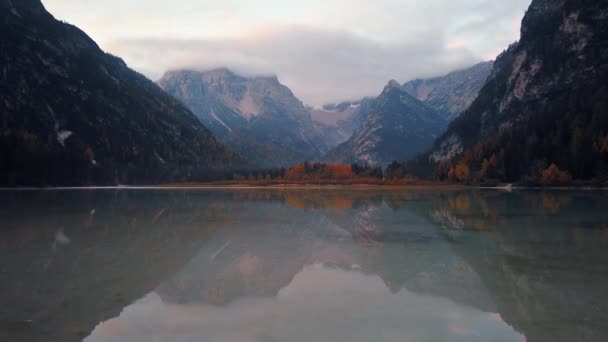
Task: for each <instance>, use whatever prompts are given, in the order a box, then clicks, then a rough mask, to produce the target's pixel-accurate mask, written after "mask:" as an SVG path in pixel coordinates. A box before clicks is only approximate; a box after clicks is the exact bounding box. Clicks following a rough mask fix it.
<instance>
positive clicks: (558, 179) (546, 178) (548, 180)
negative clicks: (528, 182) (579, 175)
mask: <svg viewBox="0 0 608 342" xmlns="http://www.w3.org/2000/svg"><path fill="white" fill-rule="evenodd" d="M571 180H572V177H571V176H570V174H569V173H568V172H567V171H561V170H560V169H559V168H558V167H557V165H555V164H551V165H549V167H548V168H546V169H545V171H543V174H542V176H541V179H540V182H541V183H542V184H543V185H564V184H567V183H568V182H570V181H571Z"/></svg>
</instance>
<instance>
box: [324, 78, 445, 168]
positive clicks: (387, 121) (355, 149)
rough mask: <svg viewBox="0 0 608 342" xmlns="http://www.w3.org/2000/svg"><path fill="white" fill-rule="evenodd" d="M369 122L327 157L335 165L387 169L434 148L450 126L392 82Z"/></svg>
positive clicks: (383, 92)
mask: <svg viewBox="0 0 608 342" xmlns="http://www.w3.org/2000/svg"><path fill="white" fill-rule="evenodd" d="M369 113H370V114H369V115H368V117H367V119H366V120H365V121H364V122H363V125H362V126H361V127H360V128H359V129H357V130H356V131H355V132H354V133H353V135H352V136H351V137H350V138H349V139H348V140H347V141H346V142H345V143H343V144H341V145H339V146H338V147H336V148H335V149H333V150H332V151H330V152H329V153H328V154H327V155H326V156H325V160H326V161H328V162H334V163H360V164H371V165H385V164H388V163H390V162H391V161H393V160H407V159H409V158H411V157H413V156H415V155H416V154H418V153H420V152H421V151H424V150H425V149H426V148H428V147H429V146H431V144H432V143H433V141H434V140H435V139H436V137H437V136H438V135H439V134H441V133H442V131H443V129H444V128H445V127H446V125H447V122H446V121H445V119H444V118H442V117H441V116H440V115H439V114H438V113H437V112H436V111H435V110H433V109H432V108H430V107H428V106H426V105H425V104H424V103H422V102H421V101H420V100H418V99H415V98H414V97H412V96H411V95H409V94H408V93H407V92H406V91H405V90H403V89H402V88H401V86H400V85H399V83H397V82H396V81H390V82H389V83H388V84H387V85H386V87H385V88H384V90H383V91H382V94H380V96H379V97H378V98H376V99H375V100H374V101H373V103H372V105H371V108H370V110H369Z"/></svg>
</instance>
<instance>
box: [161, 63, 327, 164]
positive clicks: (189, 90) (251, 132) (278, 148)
mask: <svg viewBox="0 0 608 342" xmlns="http://www.w3.org/2000/svg"><path fill="white" fill-rule="evenodd" d="M158 83H159V85H160V86H161V87H162V88H163V89H165V90H166V91H167V92H169V93H170V94H172V95H174V96H175V97H177V98H178V99H180V100H181V101H182V102H183V103H184V104H186V105H187V106H188V107H190V108H191V109H192V110H193V112H194V113H195V114H196V115H197V116H198V118H199V119H200V120H201V122H203V123H204V124H205V125H206V126H207V127H209V128H210V129H211V130H212V132H213V133H214V134H216V135H217V136H218V137H220V139H221V140H222V141H223V142H224V143H226V144H227V145H228V146H230V147H232V148H233V149H235V150H236V151H238V152H240V153H242V154H243V155H245V156H247V157H248V158H250V159H251V160H253V161H254V162H256V163H257V164H258V165H260V166H269V167H276V166H289V165H292V164H295V163H298V162H302V161H305V160H314V159H318V158H319V157H320V156H321V155H322V154H323V153H324V152H326V151H327V147H325V145H324V142H323V139H321V138H320V137H321V135H322V132H321V130H320V129H319V127H316V126H315V125H314V124H313V121H312V119H311V117H310V113H309V111H308V109H307V108H305V107H304V105H303V104H302V102H301V101H300V100H298V99H297V98H296V97H295V96H294V94H293V93H292V92H291V90H290V89H289V88H287V87H286V86H284V85H282V84H281V83H280V82H279V81H278V79H277V78H276V77H251V78H248V77H242V76H239V75H236V74H235V73H233V72H231V71H229V70H227V69H217V70H212V71H207V72H199V71H192V70H182V71H172V72H168V73H166V74H165V75H164V76H163V78H162V79H161V80H160V81H159V82H158Z"/></svg>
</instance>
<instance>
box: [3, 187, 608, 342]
mask: <svg viewBox="0 0 608 342" xmlns="http://www.w3.org/2000/svg"><path fill="white" fill-rule="evenodd" d="M607 202H608V201H607V197H606V196H605V195H604V194H603V193H600V192H586V193H583V192H578V193H577V192H513V193H506V192H495V191H483V192H480V191H447V192H446V191H443V192H441V191H410V192H405V193H404V192H397V191H394V192H390V191H389V192H387V191H382V192H380V191H371V190H365V191H364V190H360V191H345V190H293V189H292V190H278V189H275V190H272V189H268V190H240V191H206V192H205V191H61V192H60V191H47V192H4V193H0V214H1V216H0V217H1V219H0V220H1V223H2V229H1V230H0V257H1V258H2V263H1V266H0V281H1V283H2V285H0V286H2V288H1V289H2V291H1V294H0V298H1V299H2V304H3V307H2V308H1V309H0V339H2V340H11V341H36V340H40V341H47V340H61V341H69V340H80V339H82V338H84V337H87V336H88V337H87V338H86V340H87V341H138V340H142V341H147V340H153V339H155V338H156V339H158V340H183V341H193V340H196V341H198V340H205V341H298V340H306V341H314V340H323V341H325V340H331V341H341V340H344V341H346V340H348V341H358V340H360V341H369V340H374V341H393V340H403V339H405V340H416V341H437V340H442V341H471V340H479V341H486V340H492V341H521V340H527V341H572V340H576V341H603V340H608V339H607V337H608V336H606V335H608V333H607V330H608V329H607V328H605V327H604V326H603V325H604V322H606V321H608V320H607V319H608V317H607V316H608V298H606V296H607V295H606V294H605V288H607V286H608V264H607V263H606V261H608V260H607V259H608V255H606V253H605V250H606V246H607V244H608V229H606V224H607V223H608V216H607V215H608V214H607V213H606V212H605V210H604V209H603V208H606V207H608V206H607V204H608V203H607Z"/></svg>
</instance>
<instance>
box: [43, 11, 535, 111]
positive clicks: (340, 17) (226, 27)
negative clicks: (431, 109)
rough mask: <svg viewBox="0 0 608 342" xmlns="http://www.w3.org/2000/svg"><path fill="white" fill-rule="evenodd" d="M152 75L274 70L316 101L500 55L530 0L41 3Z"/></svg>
mask: <svg viewBox="0 0 608 342" xmlns="http://www.w3.org/2000/svg"><path fill="white" fill-rule="evenodd" d="M43 1H44V4H45V5H46V6H47V7H48V8H49V9H50V10H51V12H52V13H53V14H54V15H56V16H57V17H58V18H60V19H63V20H66V21H68V22H71V23H73V24H75V25H77V26H79V27H81V28H82V29H83V30H85V31H86V32H87V33H88V34H90V35H91V36H92V37H93V38H94V39H95V40H97V41H98V42H99V44H100V45H101V46H102V47H103V48H104V49H105V50H108V51H109V52H111V53H113V54H116V55H119V56H121V57H122V58H124V59H125V60H126V62H127V63H128V64H129V65H130V66H132V67H133V68H135V69H137V70H138V71H140V72H142V73H144V74H146V75H147V76H148V77H150V78H151V79H153V80H156V79H158V78H159V77H160V76H161V75H162V74H163V73H164V72H165V71H167V70H169V69H181V68H194V69H212V68H216V67H228V68H231V69H234V70H235V71H237V72H240V73H244V74H247V75H265V74H273V75H274V74H276V75H277V76H278V77H279V79H280V80H281V81H282V82H283V83H285V84H286V85H288V86H289V87H290V88H292V90H293V91H294V92H295V93H296V94H297V95H298V97H300V98H301V99H302V100H303V101H304V102H306V103H308V104H313V105H319V104H323V103H325V102H333V101H340V100H347V99H356V98H360V97H362V96H373V95H377V94H378V92H380V90H381V89H382V87H383V86H384V84H386V83H387V82H388V80H390V79H396V80H398V81H400V82H405V81H408V80H410V79H412V78H417V77H429V76H438V75H441V74H444V73H446V72H449V71H452V70H454V69H458V68H461V67H467V66H469V65H472V64H474V63H476V62H479V61H482V60H490V59H493V58H494V57H495V56H496V55H497V54H498V53H500V52H501V51H502V50H503V49H504V48H506V47H507V46H508V45H509V44H510V43H512V42H514V41H515V40H517V39H518V37H519V27H520V22H521V18H522V16H523V14H524V11H525V9H526V8H527V7H528V6H529V4H530V1H531V0H509V1H503V0H459V1H454V0H428V1H415V0H375V1H373V2H370V1H368V0H323V1H320V0H319V1H317V0H311V1H306V2H302V1H300V0H259V1H249V0H225V1H220V2H218V1H207V0H175V1H173V2H167V1H162V0H145V1H144V0H130V1H126V2H125V1H124V0H104V1H93V0H43Z"/></svg>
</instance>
